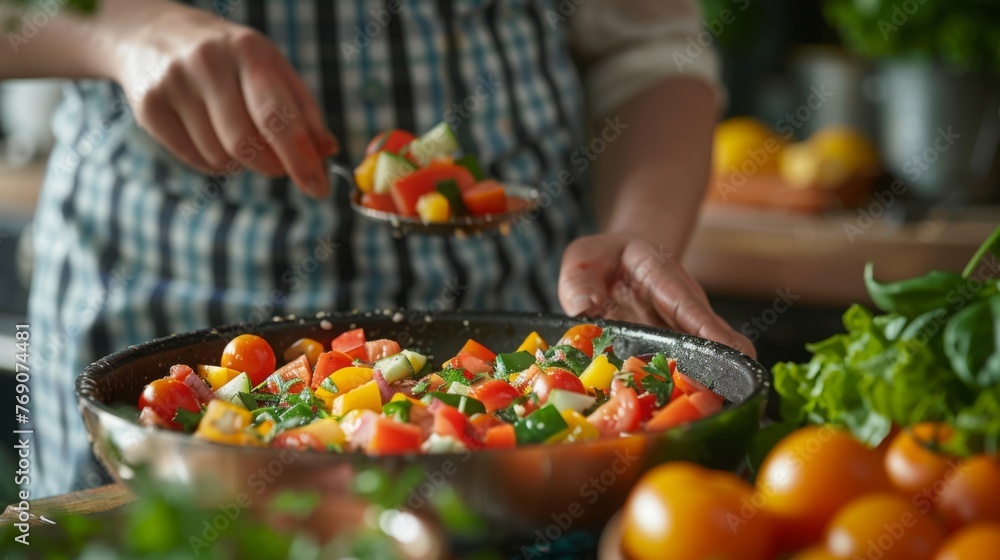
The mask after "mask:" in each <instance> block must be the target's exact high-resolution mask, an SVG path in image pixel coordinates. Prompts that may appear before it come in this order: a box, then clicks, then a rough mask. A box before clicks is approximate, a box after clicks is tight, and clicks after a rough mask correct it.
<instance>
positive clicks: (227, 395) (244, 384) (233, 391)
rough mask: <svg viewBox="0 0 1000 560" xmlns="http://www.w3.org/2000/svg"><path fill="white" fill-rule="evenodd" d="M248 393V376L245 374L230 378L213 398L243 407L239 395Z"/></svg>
mask: <svg viewBox="0 0 1000 560" xmlns="http://www.w3.org/2000/svg"><path fill="white" fill-rule="evenodd" d="M249 392H250V376H249V375H247V374H246V373H241V374H239V375H237V376H236V377H234V378H232V379H230V380H229V382H227V383H226V384H225V385H223V386H222V387H219V390H218V391H216V392H215V398H217V399H219V400H221V401H225V402H229V403H233V404H235V405H238V406H245V405H244V404H243V401H242V400H240V393H249Z"/></svg>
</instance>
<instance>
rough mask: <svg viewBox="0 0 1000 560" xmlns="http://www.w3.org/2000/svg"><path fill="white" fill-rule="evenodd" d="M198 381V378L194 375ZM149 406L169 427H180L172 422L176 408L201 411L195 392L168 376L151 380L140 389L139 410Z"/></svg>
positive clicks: (177, 428) (175, 414)
mask: <svg viewBox="0 0 1000 560" xmlns="http://www.w3.org/2000/svg"><path fill="white" fill-rule="evenodd" d="M189 377H190V376H189ZM195 379H198V381H201V379H200V378H197V376H196V377H195ZM146 407H150V408H152V409H153V411H154V412H155V413H156V415H157V416H158V417H159V418H160V419H162V420H163V421H165V422H167V423H168V424H169V425H170V428H171V429H174V430H179V429H181V426H180V424H178V423H176V422H174V417H175V416H177V410H178V409H181V408H183V409H184V410H187V411H188V412H199V411H201V402H200V401H199V400H198V396H197V395H196V394H195V392H194V391H193V390H192V389H191V388H190V387H188V386H187V385H185V384H184V383H182V382H180V381H177V380H176V379H170V378H169V377H167V378H164V379H157V380H155V381H152V382H151V383H150V384H149V385H146V387H145V388H144V389H143V390H142V394H141V395H139V410H143V409H144V408H146Z"/></svg>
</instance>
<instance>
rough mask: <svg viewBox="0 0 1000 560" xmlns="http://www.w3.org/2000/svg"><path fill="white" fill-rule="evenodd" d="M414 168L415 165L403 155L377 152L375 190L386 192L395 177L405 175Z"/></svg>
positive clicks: (381, 192) (394, 180)
mask: <svg viewBox="0 0 1000 560" xmlns="http://www.w3.org/2000/svg"><path fill="white" fill-rule="evenodd" d="M416 170H417V168H416V166H415V165H413V164H412V163H410V162H409V161H407V159H406V158H404V157H400V156H397V155H396V154H390V153H389V152H379V153H378V158H377V159H376V160H375V180H374V189H375V192H376V193H378V194H387V193H388V192H389V189H390V188H392V185H393V183H395V182H396V180H397V179H400V178H401V177H406V176H407V175H409V174H410V173H413V172H414V171H416Z"/></svg>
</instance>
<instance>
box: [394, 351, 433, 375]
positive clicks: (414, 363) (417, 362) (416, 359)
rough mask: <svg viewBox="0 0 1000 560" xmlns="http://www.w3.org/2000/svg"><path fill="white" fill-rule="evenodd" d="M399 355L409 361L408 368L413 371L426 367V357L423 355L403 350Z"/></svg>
mask: <svg viewBox="0 0 1000 560" xmlns="http://www.w3.org/2000/svg"><path fill="white" fill-rule="evenodd" d="M400 354H402V355H404V356H406V359H407V360H410V367H412V368H413V371H420V370H422V369H424V366H425V365H427V356H424V355H423V354H418V353H416V352H414V351H413V350H403V351H402V352H400Z"/></svg>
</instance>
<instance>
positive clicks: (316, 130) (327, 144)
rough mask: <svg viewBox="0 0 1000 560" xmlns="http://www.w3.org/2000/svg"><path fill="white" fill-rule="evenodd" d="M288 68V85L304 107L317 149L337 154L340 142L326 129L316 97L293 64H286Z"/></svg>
mask: <svg viewBox="0 0 1000 560" xmlns="http://www.w3.org/2000/svg"><path fill="white" fill-rule="evenodd" d="M286 70H287V71H286V72H285V74H286V79H287V83H288V86H289V87H290V88H291V90H292V95H294V96H295V100H296V102H297V103H298V104H299V107H300V108H302V111H303V114H304V115H305V119H306V121H305V122H306V127H307V128H308V129H309V134H310V135H311V136H312V139H313V144H314V145H315V146H316V150H317V151H318V152H319V154H320V155H321V156H323V157H328V156H332V155H336V154H337V153H338V152H340V142H338V141H337V137H336V136H334V135H333V134H332V133H331V132H330V131H329V130H327V129H326V126H325V125H324V120H323V114H322V112H321V111H320V110H319V105H318V104H317V103H316V99H315V98H314V97H313V95H312V93H311V92H310V91H309V90H308V89H307V88H306V85H305V84H304V83H302V78H300V77H299V75H298V74H296V73H295V71H294V70H293V69H292V68H291V66H286Z"/></svg>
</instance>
